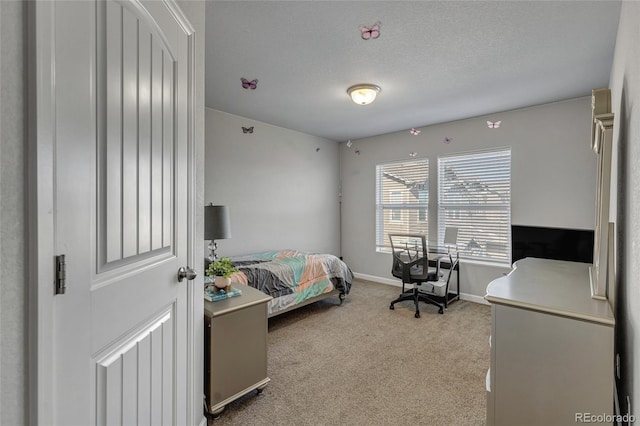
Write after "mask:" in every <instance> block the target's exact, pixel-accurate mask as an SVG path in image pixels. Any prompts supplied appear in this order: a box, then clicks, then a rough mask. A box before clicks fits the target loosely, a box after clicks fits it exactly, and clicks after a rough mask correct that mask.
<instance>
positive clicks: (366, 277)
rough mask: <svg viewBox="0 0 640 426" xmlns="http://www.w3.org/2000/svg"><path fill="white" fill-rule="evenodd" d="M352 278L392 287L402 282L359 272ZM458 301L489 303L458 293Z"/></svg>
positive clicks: (399, 285)
mask: <svg viewBox="0 0 640 426" xmlns="http://www.w3.org/2000/svg"><path fill="white" fill-rule="evenodd" d="M353 276H354V277H356V278H359V279H361V280H366V281H373V282H375V283H380V284H387V285H392V286H394V287H402V282H400V281H399V280H397V279H391V278H384V277H377V276H375V275H367V274H361V273H359V272H354V273H353ZM460 299H462V300H467V301H469V302H474V303H479V304H481V305H489V302H487V301H486V300H485V299H484V297H482V296H478V295H475V294H468V293H460Z"/></svg>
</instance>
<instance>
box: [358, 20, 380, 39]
mask: <svg viewBox="0 0 640 426" xmlns="http://www.w3.org/2000/svg"><path fill="white" fill-rule="evenodd" d="M381 25H382V24H381V23H380V21H378V22H376V23H375V24H373V25H371V26H370V27H367V26H365V25H361V26H360V36H361V37H362V39H363V40H373V39H376V38H378V37H380V26H381Z"/></svg>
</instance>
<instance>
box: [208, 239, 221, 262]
mask: <svg viewBox="0 0 640 426" xmlns="http://www.w3.org/2000/svg"><path fill="white" fill-rule="evenodd" d="M207 248H208V249H209V257H207V259H208V260H209V262H212V263H213V262H215V261H216V260H218V254H217V253H216V250H217V249H218V243H216V242H215V241H214V240H209V245H208V246H207Z"/></svg>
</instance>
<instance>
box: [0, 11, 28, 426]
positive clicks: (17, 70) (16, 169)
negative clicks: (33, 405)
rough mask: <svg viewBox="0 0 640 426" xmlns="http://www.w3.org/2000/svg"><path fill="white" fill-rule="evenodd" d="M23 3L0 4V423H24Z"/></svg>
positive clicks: (25, 415)
mask: <svg viewBox="0 0 640 426" xmlns="http://www.w3.org/2000/svg"><path fill="white" fill-rule="evenodd" d="M24 12H25V11H24V3H22V2H4V1H0V96H1V99H2V102H0V141H1V142H0V289H1V291H0V336H2V337H1V338H0V424H3V425H20V424H25V423H26V419H27V413H26V391H27V383H26V380H27V367H26V362H25V357H26V354H27V348H26V347H27V317H26V305H25V304H26V300H27V298H26V295H27V287H26V283H27V280H26V278H25V277H26V259H25V257H26V251H25V240H26V223H25V218H24V213H25V212H24V203H25V199H24V165H25V164H24V162H25V135H24V120H25V116H24V84H25V79H24V46H25V41H24V39H23V31H24V28H25V25H24V18H25V14H24Z"/></svg>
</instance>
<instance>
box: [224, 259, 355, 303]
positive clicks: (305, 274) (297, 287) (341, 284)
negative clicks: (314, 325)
mask: <svg viewBox="0 0 640 426" xmlns="http://www.w3.org/2000/svg"><path fill="white" fill-rule="evenodd" d="M231 260H232V261H233V264H234V265H235V266H236V267H238V268H239V271H238V272H235V273H234V274H233V275H232V276H231V281H232V282H238V283H242V284H246V285H250V286H251V287H254V288H257V289H258V290H260V291H262V292H263V293H265V294H268V295H270V296H272V297H273V300H271V302H270V304H269V314H270V315H271V314H273V313H276V312H278V311H281V310H284V309H287V308H289V307H291V306H294V305H297V304H300V303H302V302H304V301H306V300H308V299H310V298H312V297H316V296H320V295H322V294H325V293H329V292H331V291H333V290H334V289H337V290H339V291H340V292H341V293H344V294H348V293H349V290H350V289H351V282H352V281H353V273H352V272H351V270H350V269H349V267H348V266H347V265H346V264H345V263H344V262H343V261H342V260H340V259H338V258H337V257H336V256H333V255H331V254H312V253H304V252H299V251H296V250H279V251H271V252H264V253H256V254H251V255H247V256H237V257H233V258H232V259H231Z"/></svg>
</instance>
